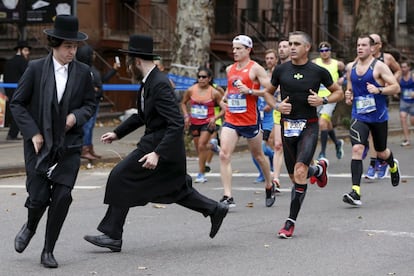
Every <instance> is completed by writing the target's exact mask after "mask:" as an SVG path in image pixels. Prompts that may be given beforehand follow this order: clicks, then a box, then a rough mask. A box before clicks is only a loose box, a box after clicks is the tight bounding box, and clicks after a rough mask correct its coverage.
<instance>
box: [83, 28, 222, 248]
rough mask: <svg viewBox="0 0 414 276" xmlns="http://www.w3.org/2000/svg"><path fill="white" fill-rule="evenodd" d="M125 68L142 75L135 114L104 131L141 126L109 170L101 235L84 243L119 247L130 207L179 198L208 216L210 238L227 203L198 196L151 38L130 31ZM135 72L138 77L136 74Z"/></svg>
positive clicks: (108, 138)
mask: <svg viewBox="0 0 414 276" xmlns="http://www.w3.org/2000/svg"><path fill="white" fill-rule="evenodd" d="M121 51H122V52H124V53H127V54H128V64H127V65H128V69H129V70H130V71H131V72H132V75H133V77H134V78H139V79H141V76H142V77H143V79H142V83H141V89H140V91H139V92H138V98H137V108H138V114H133V115H132V116H130V117H129V118H128V119H127V120H126V121H124V122H123V123H122V124H121V125H120V126H118V127H117V128H116V129H115V130H114V131H113V132H108V133H105V134H103V135H102V137H101V141H102V142H104V143H111V142H112V141H114V140H117V139H121V138H122V137H124V136H126V135H127V134H129V133H131V132H132V131H134V130H136V129H137V128H139V127H141V126H143V125H145V134H144V136H142V137H141V140H140V142H139V143H138V144H137V148H136V149H135V150H134V151H133V152H131V153H130V154H129V155H128V156H127V157H126V158H125V159H123V160H122V161H121V162H120V163H118V164H117V165H116V166H115V167H114V168H113V169H112V171H111V173H110V175H109V178H108V181H107V185H106V192H105V198H104V203H105V204H109V206H108V209H107V212H106V214H105V216H104V218H103V219H102V221H101V223H100V224H99V226H98V230H99V231H100V232H102V233H103V235H97V236H89V235H87V236H85V237H84V238H85V240H87V241H88V242H90V243H92V244H94V245H96V246H100V247H105V248H109V249H110V250H111V251H114V252H119V251H121V246H122V232H123V225H124V223H125V219H126V216H127V214H128V210H129V208H130V207H134V206H144V205H146V204H147V203H149V202H154V203H165V204H168V203H177V204H180V205H182V206H184V207H186V208H189V209H192V210H194V211H197V212H200V213H202V214H203V215H204V216H205V217H207V216H209V217H210V219H211V230H210V237H211V238H214V236H215V235H216V234H217V231H218V230H219V228H220V226H221V223H222V221H223V219H224V217H225V216H226V214H227V211H228V207H227V206H226V205H224V204H222V203H219V202H217V201H214V200H212V199H209V198H207V197H205V196H203V195H201V194H200V193H199V192H197V190H195V189H194V188H193V187H192V180H191V177H190V176H189V175H188V174H187V168H186V155H185V146H184V137H183V130H184V119H183V116H182V114H181V113H180V109H179V105H178V102H177V101H176V99H175V97H174V91H173V89H172V87H171V84H170V81H169V80H168V77H167V76H166V75H165V74H164V73H162V72H161V71H160V70H159V69H158V68H157V67H156V66H155V64H154V62H153V59H154V57H155V56H156V55H155V54H154V53H153V39H152V37H149V36H144V35H133V36H131V37H130V40H129V48H128V50H121ZM138 76H139V77H138Z"/></svg>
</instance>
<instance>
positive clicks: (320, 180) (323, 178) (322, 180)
mask: <svg viewBox="0 0 414 276" xmlns="http://www.w3.org/2000/svg"><path fill="white" fill-rule="evenodd" d="M318 165H319V166H320V167H321V168H322V172H321V173H320V175H319V176H311V178H310V182H311V184H315V182H316V184H317V185H318V186H319V187H321V188H323V187H325V186H326V184H328V166H329V161H328V159H326V158H321V159H319V160H318Z"/></svg>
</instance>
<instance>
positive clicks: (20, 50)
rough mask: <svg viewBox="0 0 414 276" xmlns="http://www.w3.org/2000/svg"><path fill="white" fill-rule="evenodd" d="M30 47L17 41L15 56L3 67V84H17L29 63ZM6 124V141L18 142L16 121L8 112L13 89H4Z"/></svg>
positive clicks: (24, 42)
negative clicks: (7, 130)
mask: <svg viewBox="0 0 414 276" xmlns="http://www.w3.org/2000/svg"><path fill="white" fill-rule="evenodd" d="M31 49H32V47H30V46H29V44H28V43H27V41H22V40H20V41H18V42H17V45H16V47H14V50H15V51H16V54H15V55H14V56H13V57H12V58H11V59H9V60H8V61H7V62H6V64H5V66H4V68H5V69H4V79H3V80H4V82H5V83H17V82H18V81H19V79H20V78H21V76H22V75H23V73H24V71H25V70H26V68H27V64H28V62H29V55H30V50H31ZM5 90H6V96H7V99H8V100H7V102H6V122H7V123H8V124H9V132H8V133H7V138H6V140H19V139H20V138H19V137H18V135H19V127H18V126H17V124H16V121H15V120H14V119H13V114H12V113H11V112H10V101H11V99H12V97H13V94H14V91H15V90H16V89H15V88H6V89H5Z"/></svg>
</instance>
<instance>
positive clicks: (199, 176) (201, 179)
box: [194, 173, 207, 183]
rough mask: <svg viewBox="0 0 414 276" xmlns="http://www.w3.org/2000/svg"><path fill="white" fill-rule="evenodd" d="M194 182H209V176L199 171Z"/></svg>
mask: <svg viewBox="0 0 414 276" xmlns="http://www.w3.org/2000/svg"><path fill="white" fill-rule="evenodd" d="M194 182H195V183H205V182H207V178H206V177H205V176H204V174H202V173H198V174H197V177H196V179H195V181H194Z"/></svg>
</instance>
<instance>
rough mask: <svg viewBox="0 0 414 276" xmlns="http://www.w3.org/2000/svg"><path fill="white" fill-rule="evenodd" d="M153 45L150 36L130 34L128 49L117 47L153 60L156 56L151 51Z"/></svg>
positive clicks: (133, 54) (129, 53) (132, 54)
mask: <svg viewBox="0 0 414 276" xmlns="http://www.w3.org/2000/svg"><path fill="white" fill-rule="evenodd" d="M153 47H154V42H153V40H152V37H151V36H147V35H131V36H130V37H129V43H128V50H124V49H119V51H120V52H123V53H127V54H128V55H130V56H136V57H140V58H142V59H145V60H153V59H154V58H155V57H157V56H158V55H157V54H154V53H153Z"/></svg>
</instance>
